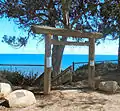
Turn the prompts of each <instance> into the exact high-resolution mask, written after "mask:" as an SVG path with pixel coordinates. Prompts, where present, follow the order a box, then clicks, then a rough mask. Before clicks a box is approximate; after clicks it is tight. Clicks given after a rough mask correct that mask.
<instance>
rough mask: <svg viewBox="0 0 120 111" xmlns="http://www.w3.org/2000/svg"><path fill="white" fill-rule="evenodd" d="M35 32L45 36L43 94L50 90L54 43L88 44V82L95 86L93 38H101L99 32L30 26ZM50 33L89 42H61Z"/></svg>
mask: <svg viewBox="0 0 120 111" xmlns="http://www.w3.org/2000/svg"><path fill="white" fill-rule="evenodd" d="M31 29H32V31H33V32H34V33H36V34H46V36H45V67H44V71H45V73H44V94H49V93H50V90H51V68H52V65H51V44H54V45H77V46H89V67H88V71H89V72H88V83H89V86H90V87H91V88H95V80H94V77H95V62H94V61H95V58H94V57H95V39H98V38H101V37H102V34H101V33H89V32H84V33H83V32H81V31H78V30H71V29H62V28H54V27H47V26H39V25H34V26H32V27H31ZM51 34H52V35H58V36H64V37H77V38H78V37H79V38H88V39H89V42H79V43H78V42H63V41H56V40H54V39H52V38H51Z"/></svg>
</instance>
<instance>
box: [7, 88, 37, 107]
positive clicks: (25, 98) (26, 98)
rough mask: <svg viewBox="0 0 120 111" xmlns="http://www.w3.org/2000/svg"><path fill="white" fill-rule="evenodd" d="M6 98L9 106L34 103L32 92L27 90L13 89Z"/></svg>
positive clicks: (23, 105)
mask: <svg viewBox="0 0 120 111" xmlns="http://www.w3.org/2000/svg"><path fill="white" fill-rule="evenodd" d="M6 99H7V100H8V102H9V106H10V107H27V106H30V105H33V104H35V103H36V99H35V96H34V94H33V93H32V92H30V91H28V90H16V91H13V92H12V93H10V94H9V95H8V96H7V97H6Z"/></svg>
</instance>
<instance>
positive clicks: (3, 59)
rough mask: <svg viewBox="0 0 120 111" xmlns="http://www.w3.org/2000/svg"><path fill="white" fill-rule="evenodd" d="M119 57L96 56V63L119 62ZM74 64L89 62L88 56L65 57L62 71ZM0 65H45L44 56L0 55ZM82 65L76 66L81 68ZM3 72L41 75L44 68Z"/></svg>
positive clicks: (23, 68)
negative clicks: (105, 61)
mask: <svg viewBox="0 0 120 111" xmlns="http://www.w3.org/2000/svg"><path fill="white" fill-rule="evenodd" d="M117 59H118V57H117V55H96V56H95V60H96V61H104V60H117ZM73 62H88V55H70V54H68V55H63V58H62V64H61V69H62V70H64V69H65V68H67V67H68V66H70V65H72V63H73ZM0 64H35V65H44V54H0ZM79 65H80V64H78V65H77V66H76V68H77V67H79ZM0 69H1V70H4V69H7V70H10V71H21V72H29V71H31V72H33V73H38V74H41V73H42V72H43V71H44V67H43V66H2V65H1V66H0Z"/></svg>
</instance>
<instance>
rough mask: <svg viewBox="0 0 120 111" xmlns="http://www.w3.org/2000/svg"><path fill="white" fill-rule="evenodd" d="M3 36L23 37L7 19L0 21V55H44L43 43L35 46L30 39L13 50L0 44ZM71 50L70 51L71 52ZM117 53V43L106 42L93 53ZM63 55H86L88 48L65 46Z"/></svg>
mask: <svg viewBox="0 0 120 111" xmlns="http://www.w3.org/2000/svg"><path fill="white" fill-rule="evenodd" d="M4 35H11V36H19V35H21V36H24V35H25V33H24V32H23V31H22V30H20V29H18V27H17V26H16V25H15V24H14V22H13V21H8V19H5V18H4V19H0V54H12V53H14V54H44V41H42V42H40V43H39V45H37V43H38V41H37V40H33V39H32V38H31V39H30V40H29V41H28V44H27V46H26V47H21V48H19V49H15V48H13V47H11V46H9V45H8V44H6V43H2V42H1V40H2V37H3V36H4ZM71 50H72V51H71ZM117 52H118V41H117V40H116V41H110V40H107V41H105V42H103V43H102V44H100V45H98V46H96V50H95V53H96V54H102V55H117ZM64 54H88V47H85V46H82V47H79V46H76V47H75V46H66V48H65V50H64Z"/></svg>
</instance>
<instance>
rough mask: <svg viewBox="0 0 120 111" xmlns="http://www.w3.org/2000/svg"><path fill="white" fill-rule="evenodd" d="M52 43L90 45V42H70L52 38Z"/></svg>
mask: <svg viewBox="0 0 120 111" xmlns="http://www.w3.org/2000/svg"><path fill="white" fill-rule="evenodd" d="M51 44H54V45H75V46H89V42H68V41H57V40H54V39H52V40H51Z"/></svg>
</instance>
